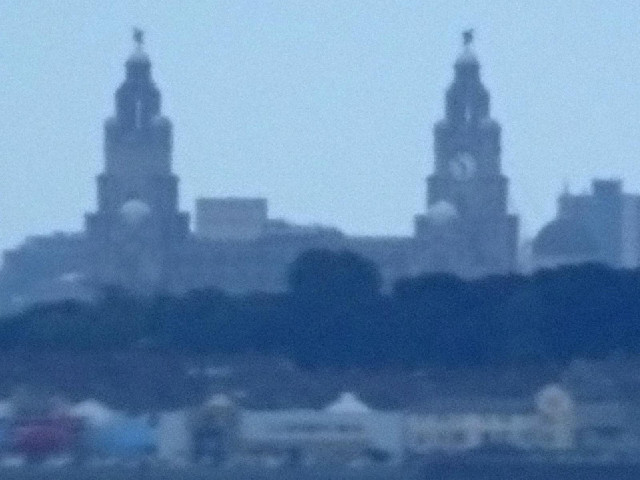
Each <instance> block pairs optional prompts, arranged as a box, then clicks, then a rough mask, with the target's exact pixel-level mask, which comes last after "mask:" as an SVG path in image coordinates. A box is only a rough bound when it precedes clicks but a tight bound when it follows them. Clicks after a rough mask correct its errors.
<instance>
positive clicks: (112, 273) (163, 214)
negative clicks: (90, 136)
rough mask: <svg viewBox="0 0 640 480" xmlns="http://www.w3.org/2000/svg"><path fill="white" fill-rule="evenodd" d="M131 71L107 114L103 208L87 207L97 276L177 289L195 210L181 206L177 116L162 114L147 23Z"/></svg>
mask: <svg viewBox="0 0 640 480" xmlns="http://www.w3.org/2000/svg"><path fill="white" fill-rule="evenodd" d="M134 40H135V44H136V45H135V49H134V51H133V53H132V54H131V55H130V56H129V58H128V59H127V61H126V64H125V67H126V77H125V79H124V82H123V83H122V84H121V85H120V87H119V88H118V90H117V91H116V95H115V104H116V105H115V107H116V108H115V115H114V116H113V117H111V118H109V119H107V121H106V122H105V142H104V155H105V164H104V171H103V173H101V174H100V175H99V176H98V179H97V180H98V211H97V212H96V213H92V214H89V215H87V217H86V231H87V236H88V239H89V240H90V242H91V244H92V246H93V247H94V251H95V253H94V259H93V262H92V264H93V268H94V270H95V271H94V272H93V276H94V278H97V279H99V281H101V282H102V283H105V284H115V285H124V286H126V287H128V288H130V289H132V290H134V291H156V290H159V289H171V281H170V279H171V278H172V277H173V276H174V275H173V272H174V270H175V265H174V263H175V260H176V255H177V253H178V252H179V251H180V245H181V242H183V241H184V240H185V239H186V238H187V237H188V235H189V216H188V215H187V214H186V213H182V212H180V211H179V209H178V178H177V176H176V175H174V174H173V172H172V168H171V162H172V154H171V151H172V127H171V122H170V121H169V120H168V119H167V118H166V117H164V116H163V115H162V114H161V110H160V100H161V97H160V92H159V90H158V88H157V87H156V85H155V83H154V82H153V79H152V77H151V62H150V60H149V57H148V55H147V54H146V53H145V52H144V49H143V45H142V43H143V36H142V31H140V30H137V29H136V30H135V31H134Z"/></svg>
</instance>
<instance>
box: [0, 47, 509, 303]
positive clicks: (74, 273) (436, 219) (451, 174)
mask: <svg viewBox="0 0 640 480" xmlns="http://www.w3.org/2000/svg"><path fill="white" fill-rule="evenodd" d="M137 40H138V45H137V48H136V50H135V51H134V53H133V54H132V55H131V56H130V57H129V59H128V60H127V62H126V64H125V66H126V78H125V80H124V82H123V83H122V85H121V86H120V87H119V88H118V90H117V92H116V95H115V104H116V108H115V110H116V111H115V115H114V116H113V117H112V118H110V119H108V120H107V122H106V123H105V144H104V154H105V164H104V171H103V172H102V173H101V174H100V175H99V176H98V178H97V188H98V206H97V207H98V208H97V211H96V212H94V213H89V214H87V216H86V225H85V229H84V231H83V232H80V233H76V234H54V235H52V236H47V237H35V238H30V239H27V241H25V243H24V244H22V245H20V246H18V247H17V248H15V249H13V250H10V251H7V252H5V256H4V264H3V268H2V271H1V272H0V292H1V293H0V305H1V306H2V309H3V310H5V311H6V310H12V309H16V308H19V307H22V306H24V305H28V304H30V303H33V302H35V301H39V300H44V299H46V300H51V299H55V298H67V297H79V298H86V297H87V295H88V293H87V292H89V291H91V289H94V290H95V289H96V288H98V287H101V286H107V285H116V286H120V287H123V288H126V289H129V290H132V291H134V292H137V293H142V294H148V293H154V292H159V291H162V292H171V293H181V292H185V291H188V290H190V289H196V288H210V287H214V288H220V289H224V290H227V291H229V292H232V293H242V292H249V291H281V290H283V289H285V288H286V279H287V277H286V276H287V270H288V266H289V265H290V264H291V262H293V261H294V260H295V258H296V257H297V256H298V255H299V254H300V253H302V252H303V251H305V250H307V249H310V248H327V249H334V250H342V249H348V250H352V251H354V252H356V253H359V254H361V255H363V256H365V257H367V258H369V259H371V260H372V261H374V262H375V263H376V264H377V265H378V267H379V268H380V272H381V274H382V277H383V282H384V285H385V287H386V288H389V287H390V286H391V285H392V284H393V282H394V281H395V280H396V279H398V278H401V277H406V276H412V275H418V274H421V273H425V272H448V273H453V274H457V275H460V276H463V277H466V278H473V277H478V276H482V275H487V274H499V273H507V272H512V271H514V270H515V269H516V248H517V237H518V232H517V230H518V221H517V218H516V217H515V216H513V215H509V214H508V213H507V184H508V181H507V178H506V177H505V176H504V175H503V174H502V172H501V165H500V126H499V125H498V124H497V123H496V122H495V121H494V120H492V119H491V118H490V116H489V95H488V93H487V91H486V89H485V88H484V87H483V85H482V83H481V82H480V77H479V69H480V66H479V63H478V61H477V59H476V57H475V55H474V54H473V53H472V52H471V50H470V45H468V43H469V42H465V48H464V50H463V52H462V54H461V56H460V57H459V58H458V60H457V61H456V64H455V78H454V81H453V83H452V85H451V87H450V88H449V89H448V91H447V96H446V116H445V118H444V120H442V121H441V122H439V123H438V124H437V125H436V127H435V131H434V134H435V169H434V171H433V174H432V175H431V176H430V177H429V178H428V181H427V184H428V196H427V213H426V214H425V215H420V216H418V217H417V218H416V228H415V235H414V236H406V237H350V236H346V235H344V234H343V233H342V232H340V231H339V230H337V229H335V228H331V227H324V226H300V225H291V224H288V223H287V222H284V221H282V220H274V219H269V218H268V214H267V207H266V200H264V199H229V198H227V199H201V200H200V201H199V202H198V216H197V225H196V231H195V232H193V233H192V232H191V230H190V226H189V215H188V214H187V213H184V212H181V211H180V210H179V206H178V177H177V176H176V175H175V174H174V173H173V171H172V165H171V164H172V125H171V122H170V121H169V120H168V119H166V118H165V117H163V116H162V114H161V96H160V92H159V90H158V89H157V87H156V86H155V84H154V82H153V80H152V77H151V62H150V61H149V58H148V57H147V55H146V54H145V53H144V51H143V50H142V47H141V42H140V37H138V38H137Z"/></svg>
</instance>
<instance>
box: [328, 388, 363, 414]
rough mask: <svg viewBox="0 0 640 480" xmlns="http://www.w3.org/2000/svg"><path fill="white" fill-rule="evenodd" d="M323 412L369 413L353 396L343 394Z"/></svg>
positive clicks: (348, 393) (347, 393)
mask: <svg viewBox="0 0 640 480" xmlns="http://www.w3.org/2000/svg"><path fill="white" fill-rule="evenodd" d="M325 411H326V412H329V413H369V412H370V411H371V409H370V408H369V407H367V405H365V404H364V403H363V402H362V401H361V400H360V399H359V398H358V397H357V396H356V395H355V394H353V393H351V392H344V393H341V394H340V396H339V397H338V399H337V400H336V401H335V402H333V403H331V404H330V405H328V406H327V407H326V408H325Z"/></svg>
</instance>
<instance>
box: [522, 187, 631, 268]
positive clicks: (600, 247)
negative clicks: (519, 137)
mask: <svg viewBox="0 0 640 480" xmlns="http://www.w3.org/2000/svg"><path fill="white" fill-rule="evenodd" d="M639 261H640V195H630V194H626V193H623V191H622V182H621V181H619V180H594V181H593V182H592V184H591V192H590V193H583V194H578V195H574V194H571V193H570V192H569V191H568V190H565V191H564V192H563V193H562V194H561V195H560V197H559V198H558V206H557V213H556V218H555V219H554V220H553V221H551V222H549V223H548V224H547V225H545V226H544V227H543V228H542V229H541V230H540V232H539V233H538V235H537V236H536V237H535V239H534V241H533V252H532V263H533V267H534V268H537V269H539V268H553V267H557V266H560V265H568V264H579V263H587V262H596V263H602V264H605V265H608V266H611V267H614V268H634V267H636V266H637V265H638V263H639Z"/></svg>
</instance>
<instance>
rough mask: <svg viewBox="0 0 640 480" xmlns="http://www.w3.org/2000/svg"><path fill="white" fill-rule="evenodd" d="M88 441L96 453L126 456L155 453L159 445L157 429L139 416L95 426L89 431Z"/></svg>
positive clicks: (109, 455)
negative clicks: (138, 417)
mask: <svg viewBox="0 0 640 480" xmlns="http://www.w3.org/2000/svg"><path fill="white" fill-rule="evenodd" d="M87 442H88V446H89V448H90V449H91V450H93V451H94V452H95V453H98V454H100V455H105V456H108V457H124V458H126V457H136V456H142V455H148V454H153V453H154V452H155V451H156V446H157V441H156V434H155V430H154V429H153V428H152V427H150V426H149V425H148V424H147V422H146V420H144V419H137V418H135V419H125V420H119V421H117V422H114V423H111V424H109V425H105V426H103V427H93V428H92V429H91V430H90V431H88V432H87Z"/></svg>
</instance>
